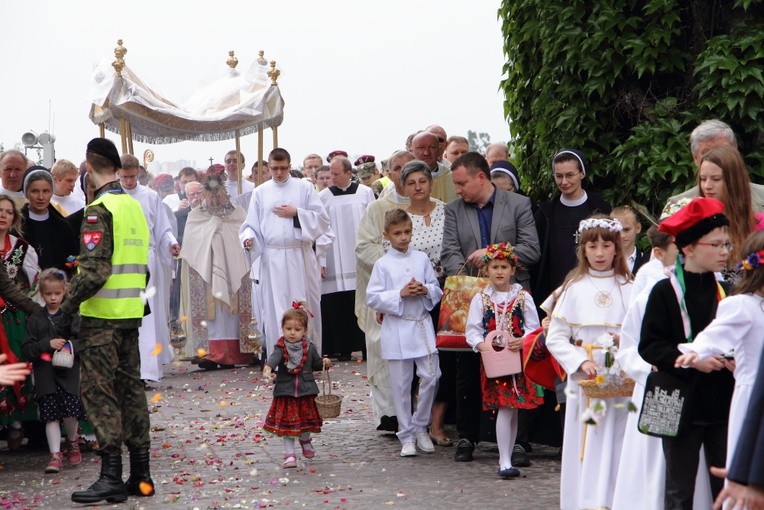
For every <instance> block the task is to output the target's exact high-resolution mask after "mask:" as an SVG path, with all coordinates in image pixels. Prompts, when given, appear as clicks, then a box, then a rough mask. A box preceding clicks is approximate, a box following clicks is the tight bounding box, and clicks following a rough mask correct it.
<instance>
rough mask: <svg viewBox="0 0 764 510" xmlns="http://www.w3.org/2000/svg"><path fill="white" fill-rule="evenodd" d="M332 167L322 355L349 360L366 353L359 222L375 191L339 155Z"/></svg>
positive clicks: (326, 195)
mask: <svg viewBox="0 0 764 510" xmlns="http://www.w3.org/2000/svg"><path fill="white" fill-rule="evenodd" d="M329 169H330V172H331V175H332V183H333V185H332V186H329V187H328V188H326V189H324V190H323V191H321V193H320V194H319V198H320V199H321V202H322V203H323V204H324V207H325V208H326V212H327V214H329V218H330V220H331V222H332V231H333V232H334V234H335V236H336V238H335V240H334V243H332V245H331V249H330V250H329V251H328V253H327V254H326V263H325V264H322V267H321V317H322V318H323V327H322V329H323V332H322V335H321V338H322V342H323V345H322V347H323V354H324V355H327V356H332V357H336V358H337V359H338V360H340V361H349V360H350V355H351V353H353V352H356V351H362V352H364V353H366V342H365V340H364V336H363V331H361V330H360V329H359V327H358V323H357V321H356V320H355V312H354V309H355V292H356V267H355V265H356V262H355V245H356V242H357V240H358V225H359V223H360V222H361V218H362V217H363V213H364V211H365V210H366V207H368V205H369V204H371V203H372V202H374V192H373V191H372V190H371V188H369V187H368V186H364V185H363V184H360V183H358V182H352V180H351V177H352V176H353V166H352V165H351V164H350V161H349V160H348V159H347V158H345V157H343V156H337V157H335V158H334V159H332V162H331V164H330V165H329Z"/></svg>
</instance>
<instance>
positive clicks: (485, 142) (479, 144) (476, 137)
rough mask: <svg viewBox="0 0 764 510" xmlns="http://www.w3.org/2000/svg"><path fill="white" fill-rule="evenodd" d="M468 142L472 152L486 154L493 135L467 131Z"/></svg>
mask: <svg viewBox="0 0 764 510" xmlns="http://www.w3.org/2000/svg"><path fill="white" fill-rule="evenodd" d="M467 141H468V142H469V145H470V150H471V151H475V152H479V153H480V154H485V149H486V147H488V146H489V145H490V144H491V135H489V134H488V133H483V132H480V133H478V132H477V131H472V130H471V129H468V130H467Z"/></svg>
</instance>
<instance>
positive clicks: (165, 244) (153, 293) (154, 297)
mask: <svg viewBox="0 0 764 510" xmlns="http://www.w3.org/2000/svg"><path fill="white" fill-rule="evenodd" d="M139 173H140V163H139V162H138V158H136V157H135V156H133V155H131V154H125V155H123V156H122V168H120V169H119V170H118V171H117V175H118V176H119V181H120V183H121V184H122V188H123V189H124V190H125V191H126V192H127V193H128V194H129V195H130V196H132V197H133V198H134V199H136V200H137V201H138V202H140V204H141V208H142V209H143V214H144V215H145V216H146V221H147V222H148V224H149V235H150V244H149V281H148V285H147V286H146V296H147V300H148V305H149V308H150V309H151V313H150V314H148V315H146V316H145V317H144V318H143V322H142V323H141V327H140V329H139V330H138V340H139V343H140V345H139V347H140V353H141V379H143V380H144V381H159V380H160V379H161V378H162V376H163V368H162V366H163V365H164V364H166V363H169V362H170V361H172V359H173V349H172V347H171V345H170V323H169V316H170V280H171V272H172V265H173V256H177V255H178V254H180V245H179V244H178V241H177V240H176V239H175V236H174V235H173V233H172V226H171V223H170V217H169V214H168V212H167V208H166V207H165V206H164V204H163V203H162V199H161V198H159V195H158V194H157V192H156V191H154V190H152V189H151V188H149V187H147V186H143V185H142V184H138V174H139Z"/></svg>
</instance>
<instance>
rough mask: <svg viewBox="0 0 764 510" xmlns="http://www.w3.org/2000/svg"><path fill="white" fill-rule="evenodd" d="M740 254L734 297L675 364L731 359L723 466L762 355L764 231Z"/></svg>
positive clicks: (687, 345) (686, 345)
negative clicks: (732, 385)
mask: <svg viewBox="0 0 764 510" xmlns="http://www.w3.org/2000/svg"><path fill="white" fill-rule="evenodd" d="M740 253H742V254H743V255H744V256H745V258H744V259H743V260H742V262H740V264H739V265H738V270H739V271H742V273H743V274H742V275H741V277H740V279H739V280H738V281H737V283H736V285H735V290H734V292H733V294H734V295H733V296H730V297H728V298H727V299H724V300H722V301H720V302H719V309H718V311H717V312H716V318H715V319H714V320H713V322H711V324H709V325H708V326H706V329H704V330H703V331H701V332H700V333H698V336H697V337H696V338H695V340H694V341H693V342H692V343H684V344H679V346H678V347H679V350H680V351H682V352H683V353H685V354H682V355H681V356H679V357H678V358H677V360H676V363H675V366H676V367H681V366H689V367H695V366H696V365H697V364H698V361H700V360H703V359H707V358H711V357H717V358H718V357H720V356H725V357H728V358H729V357H731V355H732V354H734V359H735V365H736V366H735V372H734V375H735V391H734V393H733V395H732V405H731V407H730V417H729V429H728V431H727V463H726V464H725V465H726V466H730V465H731V464H732V456H733V455H734V454H735V448H736V447H737V442H738V437H739V436H740V430H741V429H742V427H743V419H744V418H745V413H746V409H748V402H749V401H750V399H751V394H752V393H753V387H754V382H755V381H756V374H757V373H758V371H759V370H762V367H759V366H758V363H759V358H761V352H762V349H764V341H762V340H764V230H760V231H758V232H754V233H753V234H751V235H750V236H749V237H748V239H747V240H746V241H745V242H744V243H743V246H742V248H741V250H740ZM749 446H750V445H749Z"/></svg>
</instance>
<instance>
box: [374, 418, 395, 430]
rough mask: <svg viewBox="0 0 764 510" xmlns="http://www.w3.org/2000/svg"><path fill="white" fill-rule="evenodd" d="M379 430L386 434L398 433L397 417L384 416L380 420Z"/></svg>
mask: <svg viewBox="0 0 764 510" xmlns="http://www.w3.org/2000/svg"><path fill="white" fill-rule="evenodd" d="M377 430H384V431H385V432H398V418H397V417H395V416H383V417H381V418H380V419H379V425H378V426H377Z"/></svg>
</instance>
